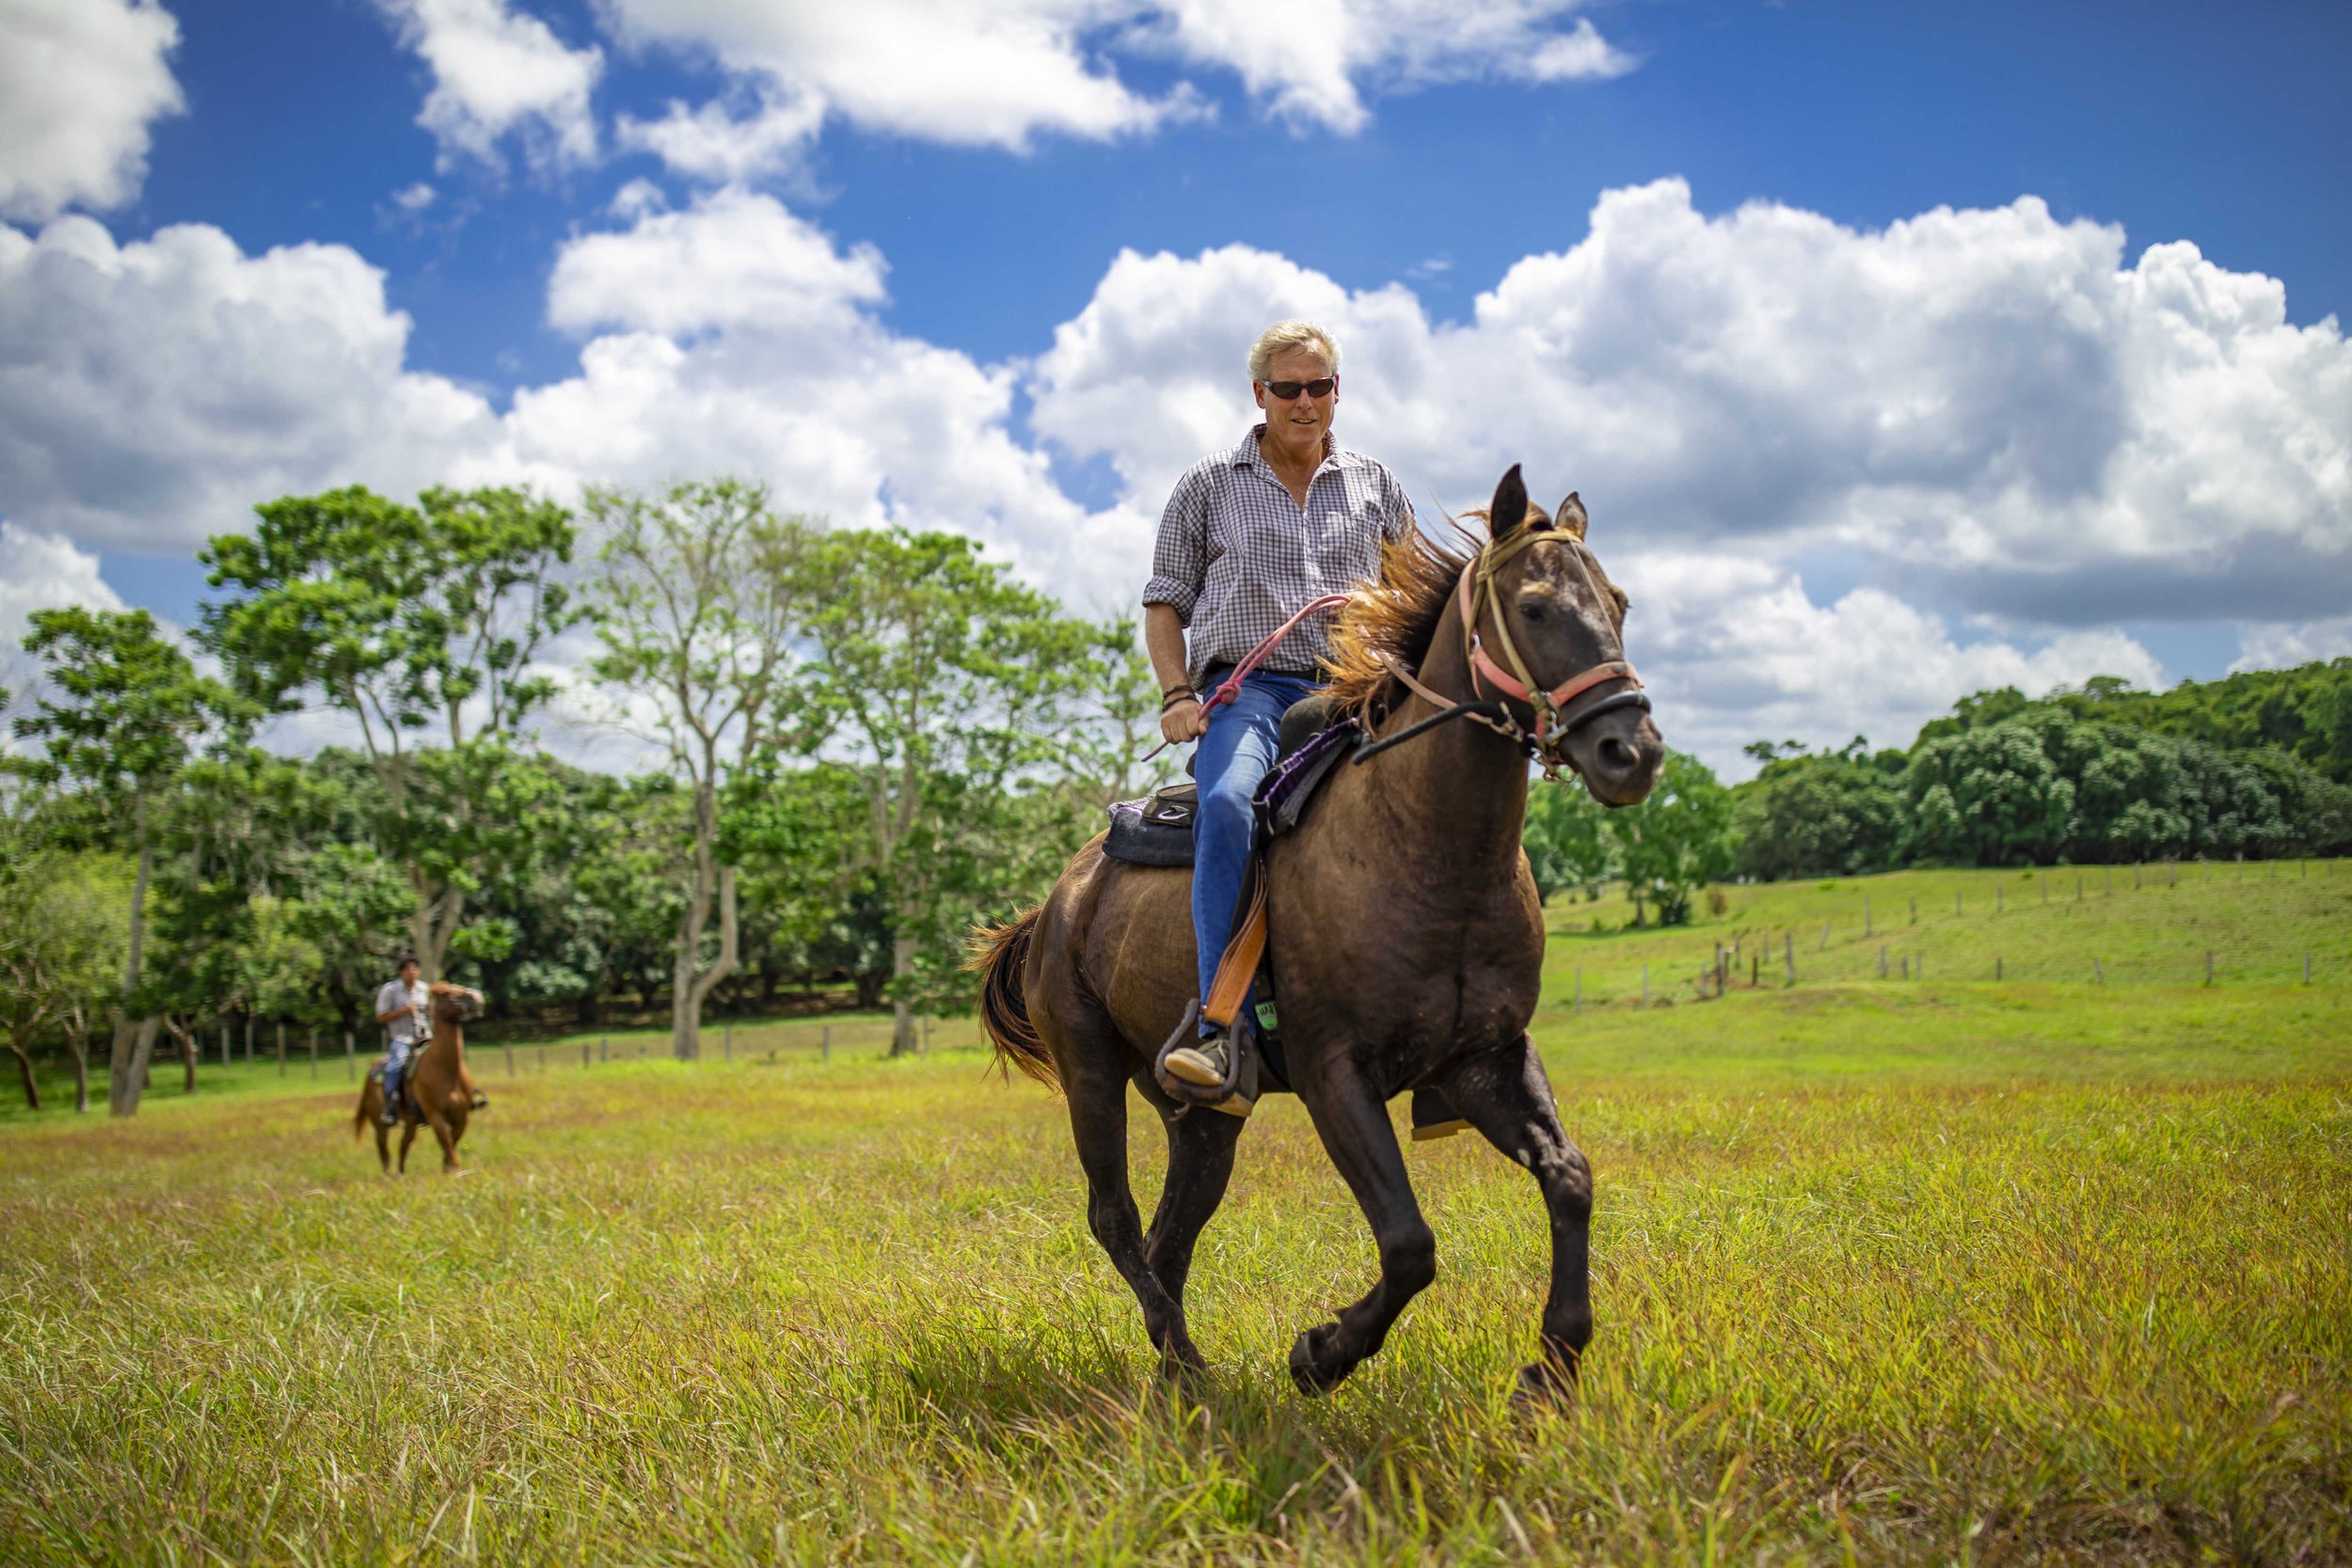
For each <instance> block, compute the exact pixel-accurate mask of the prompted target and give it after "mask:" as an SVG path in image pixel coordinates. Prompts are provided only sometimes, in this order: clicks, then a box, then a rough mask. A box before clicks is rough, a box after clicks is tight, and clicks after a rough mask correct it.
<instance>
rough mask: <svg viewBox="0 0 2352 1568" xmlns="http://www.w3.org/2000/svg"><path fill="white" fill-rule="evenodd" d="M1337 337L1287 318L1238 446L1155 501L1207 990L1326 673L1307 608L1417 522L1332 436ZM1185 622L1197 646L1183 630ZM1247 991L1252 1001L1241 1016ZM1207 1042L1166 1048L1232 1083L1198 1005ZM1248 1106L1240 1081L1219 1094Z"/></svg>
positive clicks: (1205, 1083) (1255, 383) (1162, 639)
mask: <svg viewBox="0 0 2352 1568" xmlns="http://www.w3.org/2000/svg"><path fill="white" fill-rule="evenodd" d="M1339 369H1340V349H1339V344H1338V343H1337V342H1335V341H1332V338H1331V335H1330V334H1329V333H1328V332H1326V331H1324V330H1323V328H1321V327H1319V326H1313V325H1309V324H1308V323H1306V322H1299V321H1285V322H1277V323H1276V324H1275V325H1272V326H1269V327H1267V328H1266V329H1265V330H1264V331H1263V332H1262V333H1260V334H1259V335H1258V341H1257V342H1256V343H1255V344H1253V345H1252V346H1251V348H1250V350H1249V387H1250V394H1251V396H1252V397H1253V398H1254V399H1255V400H1256V402H1257V405H1258V406H1259V407H1260V408H1262V409H1263V410H1264V411H1265V420H1264V421H1263V423H1261V424H1259V425H1257V426H1255V427H1254V428H1252V429H1251V430H1250V432H1249V434H1248V435H1247V436H1243V437H1242V439H1241V443H1240V445H1238V446H1236V447H1233V448H1232V450H1230V451H1219V452H1215V453H1212V454H1211V455H1209V456H1208V457H1205V458H1202V459H1201V460H1200V462H1199V463H1198V464H1195V465H1194V466H1193V467H1192V469H1191V471H1190V472H1188V473H1186V474H1185V475H1184V478H1183V479H1181V480H1179V481H1178V482H1177V484H1176V488H1175V490H1174V492H1173V493H1172V494H1170V495H1169V497H1168V507H1167V510H1166V511H1164V512H1163V513H1162V514H1161V515H1160V529H1159V537H1158V540H1157V542H1156V543H1155V544H1154V546H1153V547H1152V577H1151V580H1150V581H1149V582H1147V583H1145V584H1144V589H1143V607H1144V609H1143V631H1144V643H1145V646H1146V647H1147V648H1148V649H1149V650H1150V653H1151V656H1152V671H1153V672H1154V673H1156V674H1157V675H1158V677H1159V682H1160V693H1161V697H1160V733H1161V734H1162V735H1163V736H1166V737H1167V738H1168V740H1169V741H1170V742H1174V743H1181V742H1184V741H1187V740H1192V739H1195V738H1198V739H1199V740H1200V748H1199V750H1198V751H1197V752H1195V754H1194V757H1193V776H1194V778H1195V780H1196V782H1197V783H1198V784H1199V785H1200V807H1199V812H1198V815H1197V816H1196V817H1195V820H1194V827H1193V846H1194V847H1193V881H1192V926H1193V939H1194V942H1195V943H1196V946H1197V948H1198V959H1199V967H1200V996H1201V997H1202V998H1203V999H1204V1000H1205V999H1206V998H1207V997H1208V995H1209V991H1210V982H1211V981H1212V980H1213V979H1214V978H1215V976H1216V969H1217V962H1218V959H1219V958H1221V957H1222V956H1223V955H1224V952H1225V947H1226V942H1228V940H1229V939H1230V938H1231V937H1232V930H1233V916H1234V911H1235V906H1236V904H1237V903H1238V902H1239V899H1240V895H1241V891H1242V879H1243V878H1244V876H1245V875H1246V873H1247V871H1248V860H1249V850H1250V844H1251V839H1252V835H1253V834H1254V832H1255V831H1256V828H1255V823H1254V819H1253V817H1252V815H1251V809H1250V795H1251V792H1252V791H1254V790H1255V789H1256V788H1257V785H1258V782H1259V780H1260V779H1262V778H1263V777H1264V775H1265V772H1266V769H1267V768H1271V767H1272V766H1273V765H1274V762H1275V753H1276V745H1277V737H1278V734H1279V728H1280V724H1281V719H1282V713H1283V710H1284V709H1286V708H1287V707H1289V706H1290V705H1292V704H1293V703H1295V702H1298V701H1300V700H1301V699H1303V698H1305V697H1308V696H1310V695H1311V694H1312V693H1313V692H1314V691H1315V690H1316V689H1318V688H1319V687H1320V686H1321V685H1322V684H1323V679H1324V677H1323V673H1322V669H1321V666H1322V664H1323V661H1324V659H1325V657H1326V656H1327V654H1328V653H1329V652H1330V646H1331V644H1330V636H1329V632H1328V629H1327V626H1325V625H1324V624H1323V621H1322V618H1321V617H1319V616H1315V615H1311V614H1306V613H1305V612H1306V611H1308V610H1310V608H1311V607H1312V606H1313V605H1314V603H1315V601H1317V600H1318V599H1321V598H1323V597H1325V596H1326V595H1329V594H1335V593H1340V592H1343V591H1345V590H1346V589H1348V588H1350V587H1352V586H1354V585H1355V584H1356V583H1359V582H1360V581H1363V580H1365V579H1367V578H1372V577H1375V576H1376V575H1377V573H1378V570H1379V566H1380V549H1381V546H1383V545H1384V544H1389V543H1393V542H1394V541H1396V540H1398V539H1401V538H1402V537H1404V535H1405V534H1406V532H1407V531H1409V530H1410V529H1411V528H1412V527H1413V511H1412V507H1411V506H1410V504H1408V503H1407V501H1406V498H1405V487H1404V486H1403V485H1402V484H1399V483H1397V480H1396V476H1395V475H1393V474H1391V473H1390V472H1389V470H1388V469H1387V468H1385V467H1382V466H1381V465H1380V464H1379V463H1377V462H1375V461H1374V460H1373V459H1372V458H1369V457H1367V456H1365V455H1364V454H1363V453H1361V452H1358V451H1349V450H1348V449H1346V448H1345V447H1343V446H1341V445H1339V444H1338V443H1337V442H1335V441H1334V440H1333V439H1332V438H1331V421H1332V417H1333V416H1334V415H1335V414H1336V413H1337V412H1338V409H1339V401H1340V377H1339ZM1302 615H1304V616H1305V618H1304V619H1302V620H1300V621H1299V622H1298V625H1297V626H1295V628H1294V629H1293V630H1292V631H1291V633H1290V635H1289V636H1288V637H1286V638H1284V639H1282V641H1281V642H1280V643H1279V645H1278V646H1277V647H1276V648H1275V649H1274V651H1273V653H1272V654H1271V655H1270V656H1269V657H1268V659H1267V662H1265V663H1264V664H1262V665H1260V666H1259V667H1258V668H1256V669H1254V670H1249V671H1248V672H1247V673H1245V674H1244V676H1243V678H1242V681H1241V684H1240V689H1239V691H1238V694H1237V695H1235V697H1234V698H1233V699H1232V701H1231V702H1229V703H1225V704H1221V705H1215V706H1208V705H1203V703H1202V701H1201V694H1202V693H1203V692H1205V691H1208V690H1209V689H1212V688H1214V687H1215V686H1216V685H1217V684H1218V683H1219V682H1221V681H1223V680H1225V679H1226V678H1227V677H1228V676H1230V675H1231V674H1232V672H1233V670H1234V668H1235V667H1236V666H1238V665H1240V664H1242V663H1243V662H1244V661H1245V660H1246V659H1247V657H1248V655H1249V653H1250V652H1251V650H1252V649H1254V648H1256V647H1257V646H1258V645H1260V644H1261V643H1262V642H1263V641H1265V640H1266V639H1267V638H1268V637H1269V636H1271V635H1273V634H1275V633H1276V632H1278V631H1279V630H1280V629H1281V627H1282V626H1285V625H1286V624H1288V623H1289V622H1291V621H1292V620H1293V619H1294V618H1295V617H1299V616H1302ZM1187 632H1189V633H1190V637H1189V647H1187V637H1186V633H1187ZM1247 1012H1248V1001H1247V999H1245V1001H1244V1004H1243V1007H1242V1011H1241V1012H1240V1013H1237V1014H1235V1015H1234V1016H1235V1017H1236V1018H1239V1017H1242V1016H1245V1015H1246V1014H1247ZM1233 1049H1234V1044H1233V1041H1232V1037H1231V1031H1230V1029H1229V1028H1220V1027H1218V1026H1217V1025H1216V1024H1214V1023H1212V1022H1210V1021H1209V1020H1208V1018H1207V1017H1206V1016H1205V1015H1204V1016H1203V1017H1202V1018H1201V1021H1200V1043H1199V1044H1198V1045H1196V1046H1192V1047H1188V1048H1179V1049H1177V1050H1175V1051H1172V1052H1170V1053H1168V1059H1167V1064H1166V1065H1167V1069H1168V1072H1170V1073H1171V1074H1173V1075H1174V1076H1175V1077H1177V1078H1180V1079H1183V1080H1184V1082H1185V1083H1188V1084H1195V1085H1201V1086H1202V1087H1214V1086H1216V1085H1220V1084H1223V1083H1224V1082H1226V1080H1227V1077H1228V1071H1227V1069H1228V1068H1229V1066H1230V1064H1231V1053H1232V1051H1233ZM1217 1108H1218V1109H1220V1110H1225V1111H1228V1112H1231V1113H1232V1114H1235V1115H1240V1116H1248V1114H1249V1109H1250V1101H1249V1100H1248V1097H1247V1096H1246V1095H1239V1094H1237V1095H1235V1096H1234V1097H1233V1098H1232V1099H1229V1100H1227V1101H1224V1102H1223V1103H1221V1104H1220V1105H1219V1106H1218V1107H1217Z"/></svg>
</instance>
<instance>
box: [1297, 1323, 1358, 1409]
mask: <svg viewBox="0 0 2352 1568" xmlns="http://www.w3.org/2000/svg"><path fill="white" fill-rule="evenodd" d="M1339 1331H1340V1325H1339V1324H1337V1323H1320V1324H1317V1325H1316V1326H1315V1327H1313V1328H1311V1329H1309V1330H1307V1332H1306V1333H1304V1334H1301V1335H1300V1336H1299V1337H1298V1338H1296V1339H1295V1340H1294V1341H1292V1343H1291V1381H1292V1382H1293V1383H1295V1384H1296V1385H1297V1386H1298V1391H1299V1392H1300V1393H1302V1394H1305V1395H1307V1396H1308V1397H1309V1398H1313V1397H1314V1396H1316V1395H1319V1394H1327V1393H1329V1392H1330V1391H1331V1390H1332V1389H1334V1388H1337V1387H1338V1386H1340V1385H1341V1384H1343V1383H1344V1382H1346V1381H1347V1374H1348V1373H1350V1372H1352V1371H1354V1370H1356V1363H1355V1362H1353V1361H1332V1360H1327V1359H1326V1355H1327V1352H1328V1350H1329V1347H1330V1344H1331V1339H1332V1337H1333V1336H1334V1335H1336V1334H1338V1333H1339Z"/></svg>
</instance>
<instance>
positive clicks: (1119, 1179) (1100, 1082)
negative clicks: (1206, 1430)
mask: <svg viewBox="0 0 2352 1568" xmlns="http://www.w3.org/2000/svg"><path fill="white" fill-rule="evenodd" d="M1074 1054H1075V1053H1068V1054H1066V1055H1065V1057H1064V1059H1063V1063H1062V1090H1063V1092H1064V1094H1066V1095H1067V1096H1068V1097H1069V1101H1070V1131H1071V1133H1072V1135H1073V1137H1074V1139H1075V1140H1076V1142H1077V1145H1078V1164H1079V1165H1080V1167H1081V1168H1083V1169H1084V1170H1085V1172H1086V1178H1087V1227H1088V1228H1089V1229H1090V1230H1092V1231H1093V1232H1094V1239H1095V1240H1096V1241H1097V1242H1100V1243H1102V1245H1103V1250H1104V1252H1106V1253H1108V1254H1109V1255H1110V1259H1111V1266H1112V1267H1113V1268H1116V1269H1117V1270H1118V1271H1119V1274H1120V1278H1122V1279H1124V1280H1126V1282H1127V1285H1128V1288H1129V1289H1130V1290H1132V1291H1135V1293H1136V1302H1137V1303H1138V1304H1139V1305H1140V1306H1141V1307H1143V1327H1144V1332H1145V1333H1147V1334H1149V1335H1150V1336H1151V1337H1152V1344H1153V1345H1154V1346H1156V1347H1157V1348H1158V1350H1159V1353H1160V1361H1161V1364H1162V1365H1163V1366H1164V1367H1166V1368H1167V1369H1168V1370H1170V1371H1174V1370H1179V1369H1188V1370H1200V1369H1201V1368H1203V1367H1205V1366H1206V1365H1207V1363H1206V1362H1205V1361H1203V1360H1202V1359H1201V1355H1200V1351H1198V1350H1197V1349H1195V1348H1194V1347H1193V1343H1192V1337H1191V1336H1190V1335H1188V1334H1186V1333H1185V1332H1184V1308H1183V1307H1180V1306H1178V1305H1177V1303H1176V1300H1175V1298H1174V1297H1173V1296H1171V1295H1170V1294H1169V1293H1168V1291H1167V1290H1166V1289H1165V1288H1164V1287H1163V1286H1162V1285H1161V1284H1160V1281H1159V1278H1158V1276H1157V1275H1154V1274H1153V1273H1152V1265H1151V1264H1150V1262H1149V1261H1147V1260H1146V1259H1145V1256H1144V1243H1143V1222H1142V1220H1141V1219H1140V1218H1138V1217H1137V1215H1136V1199H1135V1195H1134V1193H1132V1192H1131V1191H1130V1190H1129V1189H1128V1186H1127V1080H1126V1078H1125V1076H1124V1075H1123V1074H1121V1073H1119V1072H1118V1071H1116V1070H1113V1069H1110V1068H1109V1067H1108V1064H1107V1062H1104V1061H1089V1062H1086V1063H1080V1064H1073V1063H1072V1062H1071V1061H1069V1059H1068V1055H1074ZM1104 1054H1105V1055H1107V1054H1108V1053H1104ZM1218 1119H1219V1120H1221V1121H1222V1120H1231V1119H1232V1118H1231V1117H1218Z"/></svg>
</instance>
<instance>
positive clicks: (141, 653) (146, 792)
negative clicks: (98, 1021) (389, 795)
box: [16, 609, 247, 1117]
mask: <svg viewBox="0 0 2352 1568" xmlns="http://www.w3.org/2000/svg"><path fill="white" fill-rule="evenodd" d="M32 627H33V629H32V632H31V634H30V635H28V636H27V637H26V638H25V640H24V646H25V649H26V651H27V652H29V653H31V654H32V655H34V656H35V657H39V658H40V659H42V660H44V661H45V663H46V667H47V679H48V685H49V687H50V689H51V693H52V694H50V695H44V696H41V697H40V698H38V699H37V700H36V701H35V703H34V705H33V711H32V712H31V713H29V714H27V715H25V716H24V717H22V718H19V719H18V720H17V721H16V732H17V734H18V735H19V736H22V737H24V738H27V739H31V740H36V741H38V742H40V747H41V751H40V756H39V757H38V758H37V759H36V761H35V762H34V764H33V765H32V773H33V776H34V777H35V778H37V779H38V780H40V782H42V783H45V784H51V785H53V786H56V787H59V788H62V789H64V790H67V791H69V792H70V793H71V795H72V801H73V806H74V808H75V810H74V813H73V816H74V817H75V818H76V819H78V821H79V823H80V825H81V827H82V829H83V831H84V832H87V833H88V834H89V835H90V839H91V841H92V842H96V843H102V844H113V845H120V846H123V847H126V848H127V850H128V852H129V853H130V854H131V855H132V857H133V858H134V861H135V865H136V871H135V876H134V881H133V886H132V893H131V907H130V914H129V929H128V936H127V940H126V943H125V952H124V956H123V968H122V985H121V990H120V992H119V1006H118V1015H117V1018H116V1021H115V1032H114V1050H113V1053H112V1055H111V1057H110V1059H109V1062H108V1083H107V1093H106V1100H107V1108H108V1110H109V1111H110V1113H111V1114H113V1115H115V1116H120V1117H127V1116H133V1115H135V1114H136V1113H137V1111H138V1104H139V1096H140V1094H141V1092H142V1091H143V1090H144V1088H145V1085H146V1081H147V1067H148V1060H149V1058H150V1056H151V1054H152V1053H153V1051H154V1045H155V1037H156V1034H157V1031H158V1030H159V1028H160V1027H161V1024H162V1019H161V1017H160V1014H159V1013H158V1012H157V1010H156V1009H155V1008H154V1007H153V1006H151V1002H150V998H148V997H147V996H146V995H145V994H144V992H143V981H144V978H145V960H146V957H147V936H148V908H147V905H148V893H149V890H150V888H151V885H152V884H153V882H154V879H155V863H156V855H157V851H158V849H159V848H160V847H162V844H163V839H164V834H163V830H164V825H165V821H166V818H167V815H168V811H169V806H170V797H171V795H172V793H173V792H174V791H175V789H176V788H177V785H178V783H179V780H180V775H181V773H182V771H183V769H184V768H186V767H187V765H188V762H189V758H190V755H191V752H193V750H194V749H195V747H196V745H197V743H198V742H199V740H200V739H201V738H203V737H204V736H206V735H207V734H208V733H217V732H218V731H220V730H221V729H222V727H223V726H224V725H233V724H235V723H237V722H239V721H242V720H243V719H244V718H245V717H246V713H247V710H246V707H245V706H244V705H242V704H240V703H239V702H238V701H237V700H236V699H235V698H234V697H233V696H232V695H231V694H230V692H229V691H228V690H227V689H224V688H223V687H222V686H221V685H220V684H219V683H218V682H216V681H213V680H210V679H208V678H206V677H203V676H200V675H199V674H198V673H196V669H195V666H194V665H193V664H191V663H190V662H189V659H188V657H187V655H186V654H184V653H183V652H182V651H181V650H180V648H179V646H178V645H177V644H175V643H173V642H171V641H168V640H167V639H166V638H164V637H163V636H162V635H161V634H160V633H159V632H158V631H157V630H156V626H155V622H154V619H153V617H151V616H150V615H149V614H148V613H147V612H146V611H145V610H82V609H72V610H35V611H34V612H33V615H32Z"/></svg>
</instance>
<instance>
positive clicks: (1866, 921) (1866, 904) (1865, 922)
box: [1862, 893, 1870, 937]
mask: <svg viewBox="0 0 2352 1568" xmlns="http://www.w3.org/2000/svg"><path fill="white" fill-rule="evenodd" d="M1862 934H1863V935H1864V936H1865V937H1867V936H1868V935H1869V934H1870V895H1868V894H1867V893H1866V894H1864V895H1862Z"/></svg>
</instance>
